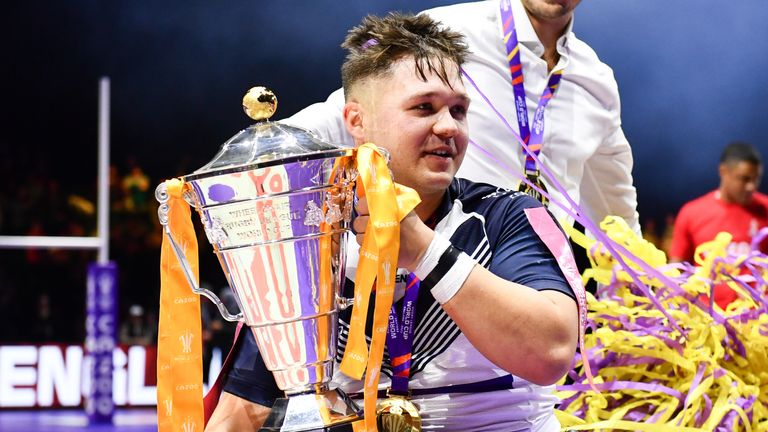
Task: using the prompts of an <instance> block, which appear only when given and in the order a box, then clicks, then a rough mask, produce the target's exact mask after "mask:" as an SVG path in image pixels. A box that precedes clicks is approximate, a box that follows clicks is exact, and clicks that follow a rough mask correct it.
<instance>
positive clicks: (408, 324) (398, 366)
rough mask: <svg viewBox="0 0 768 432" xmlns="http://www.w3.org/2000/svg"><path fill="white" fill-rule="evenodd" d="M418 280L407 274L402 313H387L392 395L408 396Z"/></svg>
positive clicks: (393, 309)
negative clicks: (399, 314)
mask: <svg viewBox="0 0 768 432" xmlns="http://www.w3.org/2000/svg"><path fill="white" fill-rule="evenodd" d="M419 285H420V282H419V279H417V278H416V276H414V274H413V273H410V274H408V277H407V278H406V282H405V297H403V313H402V315H401V316H400V317H398V314H397V306H396V305H395V304H393V305H392V309H390V311H389V327H388V329H387V350H388V351H389V363H390V364H391V365H392V386H391V390H392V393H394V394H401V395H406V394H408V379H409V378H410V376H411V353H412V351H413V327H414V325H415V323H414V321H415V318H416V300H417V299H418V297H419Z"/></svg>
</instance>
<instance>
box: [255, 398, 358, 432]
mask: <svg viewBox="0 0 768 432" xmlns="http://www.w3.org/2000/svg"><path fill="white" fill-rule="evenodd" d="M361 414H362V410H361V409H360V407H358V406H357V404H356V403H355V402H354V401H353V400H352V399H350V398H349V397H347V395H346V394H344V392H342V391H341V390H339V389H335V390H327V391H324V392H321V393H305V394H300V395H296V396H291V397H289V398H281V399H277V400H276V401H275V404H274V405H273V406H272V411H270V413H269V416H268V417H267V419H266V420H265V421H264V425H263V426H262V427H261V429H259V432H352V422H354V421H356V420H360V419H361V418H362V416H361Z"/></svg>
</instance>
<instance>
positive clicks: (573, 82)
mask: <svg viewBox="0 0 768 432" xmlns="http://www.w3.org/2000/svg"><path fill="white" fill-rule="evenodd" d="M579 3H580V0H487V1H478V2H469V3H459V4H455V5H450V6H445V7H439V8H435V9H430V10H427V11H425V12H423V13H424V14H427V15H429V16H430V17H432V18H433V19H435V20H437V21H440V22H441V23H442V24H443V25H445V26H447V27H449V28H451V29H452V30H454V31H457V32H460V33H462V34H463V35H464V36H465V37H466V41H467V44H468V46H469V48H470V54H469V55H468V57H467V61H466V63H465V64H464V65H462V68H463V69H464V70H465V71H466V73H467V75H468V76H469V77H471V78H472V80H473V81H474V82H475V83H476V84H477V88H475V86H474V85H471V83H470V82H468V81H467V82H465V84H466V86H467V93H468V94H469V96H470V97H471V99H472V101H473V103H472V108H471V109H470V110H469V113H468V120H469V124H470V125H471V128H472V134H471V138H472V142H474V143H475V144H476V145H477V146H479V147H482V149H479V148H477V147H476V146H475V145H471V146H470V148H469V150H468V151H467V157H466V160H465V161H464V164H463V165H462V167H461V169H460V171H459V173H458V174H459V176H460V177H464V178H467V179H469V180H473V181H479V182H485V183H490V184H494V185H498V186H501V187H505V188H510V189H518V187H519V184H520V176H521V175H524V174H525V172H526V169H527V168H529V167H530V166H529V165H530V161H529V162H528V163H526V157H525V153H524V152H523V150H522V148H521V146H520V144H519V143H518V142H517V141H516V140H515V138H514V135H513V133H512V132H511V131H510V130H509V128H510V127H511V128H512V130H514V131H515V132H516V133H518V134H520V135H522V136H525V135H526V134H525V132H524V130H525V129H526V128H529V129H531V132H536V128H533V127H531V126H529V125H533V124H534V123H535V112H536V111H537V107H539V106H540V105H541V104H543V105H542V112H543V122H542V123H541V124H542V125H543V127H542V128H541V129H540V131H541V140H542V142H541V148H540V153H539V159H540V160H541V162H542V164H543V165H544V166H545V167H547V168H548V169H549V170H550V171H551V172H552V173H553V174H554V176H555V179H556V180H557V181H558V182H559V183H560V184H562V185H563V187H564V189H565V191H566V192H567V193H568V195H569V196H570V197H571V198H572V199H573V201H574V202H576V203H577V204H579V206H581V207H582V209H583V210H584V212H585V215H586V216H588V217H589V218H590V219H591V220H593V221H596V222H599V221H601V220H602V219H603V218H605V216H608V215H616V216H620V217H622V218H624V220H626V221H627V223H628V224H629V226H630V227H632V228H633V229H634V230H635V231H636V232H638V233H639V232H640V225H639V219H638V214H637V193H636V190H635V187H634V185H633V180H632V165H633V160H632V150H631V148H630V145H629V142H628V141H627V139H626V138H625V136H624V133H623V131H622V128H621V103H620V99H619V91H618V84H617V83H616V80H615V79H614V77H613V71H612V70H611V68H610V67H608V66H607V65H606V64H604V63H603V62H601V61H600V59H599V58H598V57H597V54H595V52H594V50H592V48H590V47H589V46H588V45H587V44H586V43H584V42H583V41H581V40H579V39H578V38H577V37H576V34H574V32H573V20H574V11H575V9H576V8H577V6H578V5H579ZM512 27H514V28H515V30H516V35H517V40H518V44H517V46H518V47H519V50H518V52H519V63H516V62H515V61H514V60H515V59H514V58H512V59H510V58H509V52H510V50H514V47H513V45H514V44H512V43H511V42H509V39H508V38H506V35H507V34H508V33H509V31H510V29H511V28H512ZM505 41H506V42H505ZM511 69H514V70H516V71H519V72H515V77H513V76H512V75H511V73H510V70H511ZM556 72H562V73H561V74H557V73H556ZM556 76H559V82H558V83H557V90H556V91H555V92H554V94H553V96H552V97H551V98H550V99H546V98H544V97H543V96H542V95H543V91H544V90H545V89H546V88H547V87H548V85H549V83H550V82H552V80H553V79H558V78H556ZM513 80H514V81H515V82H517V81H518V80H519V82H517V84H513ZM478 89H479V90H478ZM481 92H482V94H481ZM519 94H524V97H518V95H519ZM485 97H487V98H488V101H486V100H485ZM545 101H548V103H546V104H544V102H545ZM344 103H345V101H344V95H343V93H342V91H341V90H339V91H336V92H334V93H333V94H331V95H330V96H329V98H328V100H327V101H326V102H323V103H318V104H314V105H311V106H309V107H307V108H306V109H304V110H302V111H300V112H299V113H297V114H296V115H294V116H292V117H290V118H288V119H285V122H286V123H292V124H296V125H299V126H303V127H305V128H308V129H311V130H313V131H315V132H317V133H318V134H319V136H321V137H323V138H324V139H327V140H329V141H331V142H345V143H348V144H352V142H353V140H352V137H351V136H350V135H349V133H348V132H347V130H346V128H345V127H344V122H343V120H342V107H343V106H344ZM499 116H501V117H503V119H501V118H499ZM508 125H509V126H508ZM534 135H535V134H534ZM529 136H530V135H529ZM533 138H534V137H533V136H531V139H533ZM531 142H532V141H529V144H530V143H531ZM533 168H538V166H535V167H533ZM543 181H544V183H545V185H546V187H547V188H548V191H549V192H550V194H551V195H552V197H553V200H556V201H559V202H565V199H564V197H563V196H562V195H561V194H560V192H559V191H558V190H556V189H555V188H554V187H552V185H551V184H550V183H549V181H548V180H547V179H543ZM549 210H550V211H552V213H553V214H554V215H555V216H556V217H557V218H558V220H560V221H570V220H571V219H570V218H569V217H568V216H566V214H565V212H564V211H562V210H561V209H560V207H558V206H557V205H549Z"/></svg>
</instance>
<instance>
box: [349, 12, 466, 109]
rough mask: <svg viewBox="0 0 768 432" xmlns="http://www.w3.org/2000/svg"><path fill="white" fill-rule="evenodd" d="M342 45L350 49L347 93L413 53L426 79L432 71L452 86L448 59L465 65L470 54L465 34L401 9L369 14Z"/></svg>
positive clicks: (418, 73) (412, 55) (385, 72)
mask: <svg viewBox="0 0 768 432" xmlns="http://www.w3.org/2000/svg"><path fill="white" fill-rule="evenodd" d="M341 46H342V48H344V49H346V50H347V57H346V60H345V61H344V64H343V65H342V66H341V82H342V86H343V87H344V94H345V95H349V91H350V89H351V88H352V87H353V86H354V85H355V84H356V83H358V82H360V81H362V80H364V79H366V78H370V77H378V76H381V75H385V74H387V73H389V72H390V70H391V67H392V65H393V64H394V63H395V62H397V61H398V60H400V59H402V58H404V57H409V56H410V57H412V58H413V60H414V63H415V67H416V70H415V72H416V74H417V76H419V77H420V78H421V79H422V80H424V81H426V80H427V77H426V74H425V71H430V72H432V73H434V74H436V75H437V76H438V77H439V78H440V80H441V81H442V82H443V83H445V84H446V85H448V86H450V80H449V77H448V72H447V71H446V62H451V63H455V64H456V66H461V65H462V64H463V63H464V61H465V59H466V57H467V55H468V54H469V48H468V47H467V44H466V43H465V42H464V36H463V35H462V34H461V33H458V32H455V31H452V30H449V29H447V28H444V27H442V26H441V24H440V23H439V22H438V21H435V20H433V19H432V18H430V17H429V16H427V15H412V14H405V13H400V12H390V13H389V14H387V15H386V16H385V17H377V16H373V15H368V16H366V17H365V18H363V20H362V22H361V23H360V25H358V26H356V27H354V28H352V29H351V30H350V31H349V32H348V33H347V37H346V39H345V40H344V43H342V44H341ZM457 71H458V68H457ZM457 73H459V72H457Z"/></svg>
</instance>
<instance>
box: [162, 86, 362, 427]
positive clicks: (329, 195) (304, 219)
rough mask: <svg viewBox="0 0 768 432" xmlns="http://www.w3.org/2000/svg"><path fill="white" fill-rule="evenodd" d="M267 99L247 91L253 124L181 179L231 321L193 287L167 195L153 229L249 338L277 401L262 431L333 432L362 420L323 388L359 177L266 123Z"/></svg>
mask: <svg viewBox="0 0 768 432" xmlns="http://www.w3.org/2000/svg"><path fill="white" fill-rule="evenodd" d="M276 106H277V101H276V99H275V96H274V94H272V92H270V91H269V90H267V89H265V88H263V87H255V88H253V89H251V90H250V91H249V92H248V94H246V96H245V98H244V99H243V108H244V109H245V110H246V113H248V115H249V116H251V117H252V118H254V119H255V120H257V123H255V124H253V125H252V126H250V127H248V128H247V129H245V130H243V131H241V132H239V133H238V134H236V135H235V136H234V137H232V138H231V139H229V140H228V141H227V142H225V143H224V145H222V147H221V149H220V150H219V152H218V154H217V155H216V156H215V157H214V158H213V160H212V161H211V162H209V163H208V164H207V165H205V166H203V167H202V168H200V169H198V170H197V171H195V172H193V173H192V174H189V175H187V176H184V181H185V182H186V183H187V184H188V185H189V186H191V187H190V188H189V189H188V190H187V192H186V193H185V196H184V198H185V200H186V201H187V203H188V204H189V205H191V206H193V207H194V208H195V209H196V210H197V213H198V214H199V215H200V219H201V221H202V225H203V227H204V229H205V234H206V236H207V237H208V240H209V241H210V243H211V245H212V246H213V249H214V251H215V253H216V255H217V256H218V258H219V261H220V263H221V266H222V268H223V269H224V273H225V274H226V277H227V280H228V281H229V285H230V287H231V289H232V290H233V292H234V294H235V298H236V300H237V302H238V305H239V306H240V310H241V311H242V312H241V313H239V314H237V315H233V314H231V313H230V312H229V311H228V310H227V308H226V307H225V306H224V304H222V302H221V301H220V300H219V298H218V297H217V296H216V295H215V294H214V293H213V292H211V291H209V290H207V289H204V288H201V287H199V286H197V283H196V281H195V279H194V277H193V276H192V274H191V271H190V270H189V264H188V263H187V259H186V258H185V257H184V254H183V252H182V250H181V249H180V248H179V247H178V244H177V243H176V242H175V241H174V240H173V238H172V236H171V230H170V227H169V226H168V217H167V211H168V206H167V205H166V204H165V203H166V202H167V201H168V194H167V191H166V190H165V189H164V185H160V187H158V189H157V191H156V195H157V199H158V201H160V203H161V206H160V209H159V215H160V221H161V223H162V225H163V228H164V231H165V233H166V234H167V235H168V236H169V240H170V241H171V245H172V246H173V249H174V251H175V253H176V256H177V258H178V259H179V261H180V263H181V266H182V268H183V269H184V271H185V273H186V276H187V279H188V281H189V284H190V285H191V287H192V290H193V291H194V292H195V293H197V294H202V295H204V296H206V297H208V298H209V299H210V300H211V301H212V302H213V303H214V304H216V306H217V307H218V308H219V311H220V312H221V315H222V316H223V317H224V318H225V319H226V320H229V321H242V322H243V323H245V324H246V325H247V326H249V327H250V329H251V330H252V331H253V334H254V335H255V337H256V342H257V344H258V347H259V350H260V352H261V355H262V357H263V358H264V362H265V364H266V366H267V368H268V369H269V370H270V371H272V373H273V374H274V377H275V380H276V382H277V386H278V387H279V388H280V389H281V390H283V391H284V392H285V394H286V398H285V399H279V400H278V401H277V402H276V403H275V406H274V407H273V409H272V412H271V414H270V416H269V418H268V419H267V421H266V423H265V425H264V427H263V428H262V429H261V430H262V431H286V432H287V431H310V430H311V431H315V430H317V431H337V430H338V431H341V430H351V427H350V423H351V422H352V421H355V420H358V419H359V418H360V417H361V416H362V414H361V413H362V411H361V409H360V408H359V407H358V406H357V405H356V404H355V403H354V402H353V401H351V400H350V399H349V398H348V397H347V396H346V395H345V394H344V393H343V392H342V391H341V390H338V389H333V388H331V386H330V380H331V377H332V376H333V364H334V359H335V357H336V344H337V338H338V333H337V329H338V320H337V315H338V311H339V309H341V308H344V307H346V306H347V305H348V303H347V301H346V300H345V299H343V298H342V297H340V295H341V290H342V286H343V283H344V269H345V253H344V244H345V235H346V233H347V232H348V231H349V224H350V220H351V213H352V202H353V199H352V198H353V193H354V192H353V184H354V177H355V175H356V172H355V170H354V168H352V167H350V166H348V164H349V163H350V160H351V158H349V157H348V156H350V155H351V154H352V149H351V148H348V147H341V146H336V145H332V144H329V143H326V142H323V141H321V140H319V139H318V138H317V137H315V136H314V135H313V134H311V133H310V132H308V131H306V130H304V129H301V128H297V127H293V126H289V125H283V124H280V123H274V122H270V121H267V118H269V117H270V116H271V115H272V113H274V111H275V109H276Z"/></svg>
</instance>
